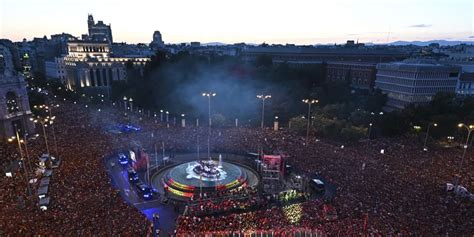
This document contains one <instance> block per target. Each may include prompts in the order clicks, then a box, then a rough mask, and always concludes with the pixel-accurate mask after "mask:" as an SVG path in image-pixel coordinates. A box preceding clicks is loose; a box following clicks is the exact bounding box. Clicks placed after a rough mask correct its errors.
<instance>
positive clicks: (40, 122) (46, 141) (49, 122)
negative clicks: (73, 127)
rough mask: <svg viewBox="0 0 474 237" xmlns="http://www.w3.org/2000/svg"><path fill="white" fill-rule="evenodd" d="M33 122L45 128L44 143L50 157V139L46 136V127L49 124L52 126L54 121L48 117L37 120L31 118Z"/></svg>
mask: <svg viewBox="0 0 474 237" xmlns="http://www.w3.org/2000/svg"><path fill="white" fill-rule="evenodd" d="M30 120H31V121H33V122H34V123H39V124H41V126H42V128H43V136H44V143H45V145H46V153H47V154H48V155H50V153H49V146H48V137H47V135H46V129H45V127H47V126H48V124H52V123H53V121H52V120H50V119H49V116H47V117H46V118H43V119H42V118H39V117H38V118H37V119H33V118H30ZM50 160H51V159H50Z"/></svg>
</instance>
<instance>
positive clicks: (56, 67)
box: [44, 57, 66, 83]
mask: <svg viewBox="0 0 474 237" xmlns="http://www.w3.org/2000/svg"><path fill="white" fill-rule="evenodd" d="M44 67H45V71H46V78H47V79H57V80H59V81H61V82H62V83H65V81H66V65H65V64H64V57H55V58H54V61H46V62H45V65H44Z"/></svg>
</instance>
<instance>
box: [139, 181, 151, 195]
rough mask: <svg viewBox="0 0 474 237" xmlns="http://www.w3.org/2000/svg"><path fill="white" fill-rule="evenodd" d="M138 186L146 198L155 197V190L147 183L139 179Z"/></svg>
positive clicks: (140, 192)
mask: <svg viewBox="0 0 474 237" xmlns="http://www.w3.org/2000/svg"><path fill="white" fill-rule="evenodd" d="M136 187H137V190H138V193H139V194H140V196H141V197H143V198H144V199H151V198H153V192H152V190H151V189H150V188H149V187H148V186H147V185H146V184H144V183H142V182H141V181H139V182H137V184H136Z"/></svg>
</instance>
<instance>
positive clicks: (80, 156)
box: [0, 103, 149, 236]
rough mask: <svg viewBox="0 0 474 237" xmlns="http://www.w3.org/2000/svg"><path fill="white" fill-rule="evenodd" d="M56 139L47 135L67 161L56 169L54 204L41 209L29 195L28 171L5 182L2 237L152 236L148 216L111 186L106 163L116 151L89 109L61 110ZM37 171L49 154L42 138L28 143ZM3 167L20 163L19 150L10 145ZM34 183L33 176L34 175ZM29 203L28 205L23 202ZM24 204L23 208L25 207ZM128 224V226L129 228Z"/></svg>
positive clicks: (0, 202) (0, 200) (0, 198)
mask: <svg viewBox="0 0 474 237" xmlns="http://www.w3.org/2000/svg"><path fill="white" fill-rule="evenodd" d="M52 112H53V115H55V116H56V119H57V120H56V121H55V123H54V124H53V126H55V131H56V132H55V136H56V139H57V148H56V147H55V146H54V142H53V141H52V137H53V136H52V130H51V128H49V129H48V130H47V133H48V139H49V141H48V142H49V149H50V152H51V153H52V155H53V156H56V157H59V158H60V159H61V160H62V162H61V165H60V167H59V168H57V169H54V171H53V176H52V178H51V182H50V185H49V192H48V196H50V197H51V203H50V206H49V208H48V209H47V210H46V211H42V210H40V209H39V207H38V205H37V204H38V196H37V195H36V189H37V186H38V184H37V183H34V184H32V185H31V188H32V195H27V192H26V191H25V190H26V184H25V182H26V181H25V179H24V175H25V174H24V172H23V169H18V170H17V172H16V173H15V174H14V175H13V177H11V178H9V177H5V176H3V177H2V178H1V180H0V182H1V183H0V186H1V187H2V192H0V210H1V211H0V212H1V213H2V214H1V215H0V231H1V232H3V233H0V235H3V234H7V235H10V234H11V235H22V236H28V235H58V234H65V235H117V234H125V235H143V234H144V233H146V231H148V225H149V223H148V222H147V220H146V218H145V216H144V215H143V214H141V213H140V212H139V211H138V210H137V209H136V208H134V207H133V206H130V205H128V204H127V203H125V202H124V200H123V199H122V198H121V197H120V195H119V194H118V191H117V190H115V189H114V188H113V187H112V185H111V184H110V181H109V180H110V179H109V177H108V175H107V173H106V171H105V168H104V165H103V160H102V158H103V157H104V155H106V154H108V153H110V152H112V149H113V146H112V145H111V144H112V143H111V141H110V139H109V138H108V137H107V136H106V135H104V134H103V133H101V132H100V130H98V129H97V125H95V124H92V123H91V120H90V113H89V110H88V109H87V108H85V107H84V105H78V104H77V105H75V104H72V103H61V104H60V106H59V107H58V108H55V109H54V110H53V111H52ZM28 151H29V156H30V161H31V163H32V167H33V169H34V167H35V166H36V164H37V162H38V157H39V156H40V155H41V154H42V153H46V152H45V151H46V148H45V142H44V140H43V137H42V136H40V137H38V138H37V139H35V140H30V141H28ZM1 154H2V155H1V158H0V159H1V163H6V162H7V161H9V160H15V159H19V155H18V147H17V146H14V144H4V145H3V146H2V150H1ZM29 175H30V178H33V174H32V172H30V173H29ZM22 200H24V201H22ZM20 204H23V205H20ZM125 223H126V224H125Z"/></svg>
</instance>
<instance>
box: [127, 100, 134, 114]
mask: <svg viewBox="0 0 474 237" xmlns="http://www.w3.org/2000/svg"><path fill="white" fill-rule="evenodd" d="M128 102H130V111H131V112H133V99H132V98H130V99H128Z"/></svg>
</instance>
